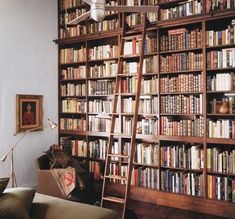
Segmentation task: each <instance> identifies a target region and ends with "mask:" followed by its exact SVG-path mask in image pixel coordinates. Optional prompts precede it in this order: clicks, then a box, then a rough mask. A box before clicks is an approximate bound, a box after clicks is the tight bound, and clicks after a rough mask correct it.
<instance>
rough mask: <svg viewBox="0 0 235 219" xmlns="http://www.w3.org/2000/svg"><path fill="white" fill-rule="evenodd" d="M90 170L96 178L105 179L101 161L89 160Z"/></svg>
mask: <svg viewBox="0 0 235 219" xmlns="http://www.w3.org/2000/svg"><path fill="white" fill-rule="evenodd" d="M89 172H90V173H93V177H94V179H95V180H100V179H103V177H104V176H103V167H102V165H101V163H100V162H99V161H89Z"/></svg>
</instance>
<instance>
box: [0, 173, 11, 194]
mask: <svg viewBox="0 0 235 219" xmlns="http://www.w3.org/2000/svg"><path fill="white" fill-rule="evenodd" d="M9 179H10V177H6V178H0V195H1V194H2V193H3V192H4V190H5V188H6V187H7V184H8V182H9Z"/></svg>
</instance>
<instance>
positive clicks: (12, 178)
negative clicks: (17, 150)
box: [11, 149, 17, 188]
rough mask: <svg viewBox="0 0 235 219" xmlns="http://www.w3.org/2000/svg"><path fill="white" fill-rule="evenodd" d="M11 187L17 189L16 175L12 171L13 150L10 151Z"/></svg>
mask: <svg viewBox="0 0 235 219" xmlns="http://www.w3.org/2000/svg"><path fill="white" fill-rule="evenodd" d="M11 187H12V188H15V187H17V182H16V174H15V171H14V149H12V150H11Z"/></svg>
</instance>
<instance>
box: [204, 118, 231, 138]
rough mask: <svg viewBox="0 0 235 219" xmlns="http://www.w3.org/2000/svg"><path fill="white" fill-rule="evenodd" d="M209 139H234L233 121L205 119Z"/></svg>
mask: <svg viewBox="0 0 235 219" xmlns="http://www.w3.org/2000/svg"><path fill="white" fill-rule="evenodd" d="M207 125H208V137H209V138H227V139H231V138H232V139H235V120H230V119H214V120H212V119H207Z"/></svg>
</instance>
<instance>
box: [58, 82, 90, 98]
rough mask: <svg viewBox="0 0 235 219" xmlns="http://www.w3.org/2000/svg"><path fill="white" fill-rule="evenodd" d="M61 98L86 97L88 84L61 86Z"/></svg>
mask: <svg viewBox="0 0 235 219" xmlns="http://www.w3.org/2000/svg"><path fill="white" fill-rule="evenodd" d="M60 94H61V96H63V97H65V96H85V95H86V84H75V83H66V84H61V85H60Z"/></svg>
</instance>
